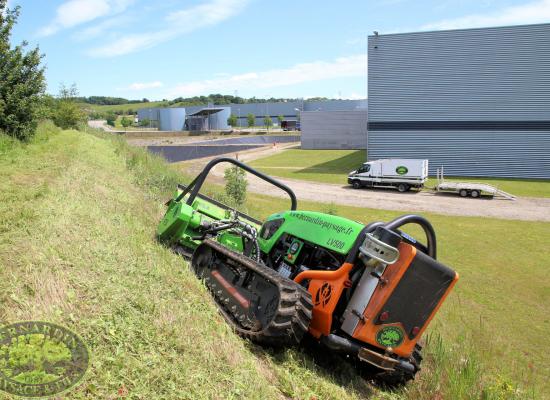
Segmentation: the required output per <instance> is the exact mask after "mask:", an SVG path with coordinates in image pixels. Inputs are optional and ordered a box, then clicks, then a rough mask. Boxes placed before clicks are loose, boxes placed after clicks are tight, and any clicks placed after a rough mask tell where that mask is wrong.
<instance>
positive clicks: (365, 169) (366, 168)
mask: <svg viewBox="0 0 550 400" xmlns="http://www.w3.org/2000/svg"><path fill="white" fill-rule="evenodd" d="M369 171H370V165H368V164H366V165H362V166H361V168H359V169H358V170H357V172H358V173H363V172H369Z"/></svg>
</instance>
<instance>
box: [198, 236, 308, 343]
mask: <svg viewBox="0 0 550 400" xmlns="http://www.w3.org/2000/svg"><path fill="white" fill-rule="evenodd" d="M202 245H205V246H208V247H210V248H211V249H212V250H214V251H216V252H218V253H220V254H223V255H224V256H225V257H227V258H230V259H232V260H234V261H236V262H238V263H239V264H240V265H242V266H244V267H246V268H248V269H249V270H252V271H254V273H256V274H259V275H261V276H263V277H264V278H265V279H266V280H267V281H269V282H270V283H272V284H273V285H275V286H277V288H278V290H279V306H278V308H277V311H276V312H275V314H274V317H273V319H272V320H271V322H270V323H269V324H268V325H267V326H266V327H265V328H264V329H262V330H259V331H251V330H248V329H245V328H243V327H242V326H240V325H239V323H238V322H237V321H236V320H235V319H234V318H233V317H232V316H231V314H230V313H229V312H228V311H227V310H225V309H224V307H223V305H221V304H220V303H219V302H218V301H216V304H217V305H218V307H219V309H220V312H221V314H222V315H223V317H224V318H225V320H226V321H227V322H228V323H229V324H230V325H231V326H232V327H233V329H234V330H235V331H236V332H237V333H238V334H239V335H240V336H241V337H244V338H246V339H250V340H251V341H253V342H255V343H260V344H264V345H272V346H288V345H295V344H298V343H300V341H301V340H302V338H303V336H304V334H305V333H306V332H307V331H308V328H309V323H310V321H311V315H312V309H313V303H312V300H311V294H310V293H309V292H308V291H307V290H306V289H305V288H303V287H302V286H300V285H299V284H297V283H296V282H294V281H291V280H289V279H287V278H284V277H282V276H281V275H279V274H278V273H277V272H276V271H274V270H272V269H271V268H268V267H266V266H264V265H261V264H258V263H257V262H255V261H254V260H252V259H250V258H248V257H246V256H245V255H243V254H240V253H236V252H234V251H231V250H229V249H228V248H226V247H224V246H222V245H221V244H219V243H218V242H216V241H214V240H211V239H206V240H204V242H203V243H202V244H201V246H202ZM214 297H215V296H214ZM216 300H217V299H216Z"/></svg>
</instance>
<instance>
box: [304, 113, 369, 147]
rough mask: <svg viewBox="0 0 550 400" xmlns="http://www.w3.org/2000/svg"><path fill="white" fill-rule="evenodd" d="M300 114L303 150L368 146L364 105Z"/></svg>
mask: <svg viewBox="0 0 550 400" xmlns="http://www.w3.org/2000/svg"><path fill="white" fill-rule="evenodd" d="M300 115H301V121H300V123H301V129H302V149H347V150H360V149H366V148H367V108H366V107H365V108H360V109H356V110H348V111H305V112H302V113H300Z"/></svg>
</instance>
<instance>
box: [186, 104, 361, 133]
mask: <svg viewBox="0 0 550 400" xmlns="http://www.w3.org/2000/svg"><path fill="white" fill-rule="evenodd" d="M204 107H205V106H191V107H186V109H187V113H188V114H193V113H195V112H197V111H199V110H200V109H202V108H204ZM224 107H230V108H231V114H235V115H236V116H237V117H238V120H239V121H238V122H239V126H242V127H246V126H248V124H247V115H248V114H253V115H254V116H255V117H256V119H255V121H256V122H255V125H256V126H263V124H264V117H265V116H266V115H269V116H270V117H271V119H272V120H273V123H274V124H276V123H278V121H277V117H278V116H279V115H282V116H283V117H284V118H285V119H289V120H296V119H297V115H298V113H299V112H300V111H348V110H358V109H359V110H360V109H366V108H367V100H327V101H307V100H304V101H291V102H286V103H285V102H280V103H247V104H228V105H224ZM296 110H299V111H296Z"/></svg>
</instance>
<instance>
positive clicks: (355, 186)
mask: <svg viewBox="0 0 550 400" xmlns="http://www.w3.org/2000/svg"><path fill="white" fill-rule="evenodd" d="M351 186H353V188H354V189H361V182H359V181H353V183H352V184H351Z"/></svg>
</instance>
